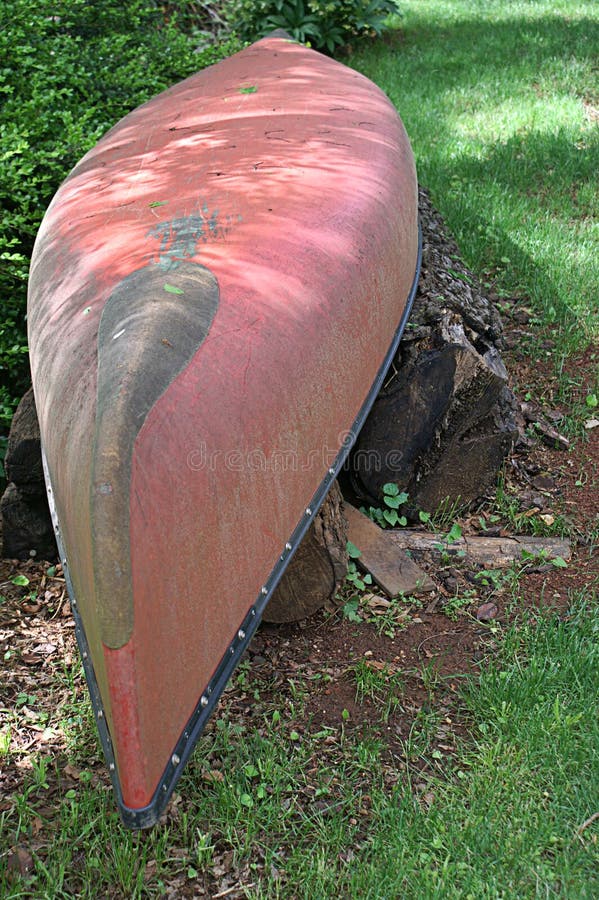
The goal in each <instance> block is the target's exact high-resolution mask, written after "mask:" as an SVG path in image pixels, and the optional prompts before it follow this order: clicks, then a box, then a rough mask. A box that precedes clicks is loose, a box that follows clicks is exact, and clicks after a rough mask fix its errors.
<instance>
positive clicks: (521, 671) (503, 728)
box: [0, 597, 599, 900]
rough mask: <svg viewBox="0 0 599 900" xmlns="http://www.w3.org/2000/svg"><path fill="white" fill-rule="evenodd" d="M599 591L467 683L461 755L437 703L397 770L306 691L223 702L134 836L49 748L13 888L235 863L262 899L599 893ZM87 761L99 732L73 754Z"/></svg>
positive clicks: (108, 881) (19, 837)
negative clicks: (25, 874) (73, 784)
mask: <svg viewBox="0 0 599 900" xmlns="http://www.w3.org/2000/svg"><path fill="white" fill-rule="evenodd" d="M593 603H596V597H595V598H593V597H590V598H582V597H578V598H575V601H574V602H573V604H572V608H571V611H570V613H569V615H567V616H566V617H565V618H564V619H562V620H560V619H559V618H557V617H552V618H542V617H540V618H538V620H537V619H535V618H531V619H530V620H529V621H528V622H527V623H526V624H521V625H520V626H518V627H516V626H512V627H511V628H509V629H508V630H507V631H506V632H505V634H504V635H503V639H502V641H501V644H500V645H499V650H498V652H497V654H496V656H495V658H494V659H493V661H492V663H491V665H490V666H489V667H488V668H486V669H483V670H482V671H481V674H480V676H479V677H478V678H476V679H473V680H470V681H469V682H467V684H466V687H465V689H464V691H463V700H462V703H463V706H464V708H465V709H466V711H467V714H468V717H469V720H470V723H471V730H472V734H473V740H472V741H471V742H469V743H468V742H466V743H461V744H460V746H459V750H458V754H457V756H456V757H454V758H453V760H451V761H448V760H445V761H443V760H442V759H441V754H440V753H439V751H438V750H435V749H433V748H434V744H433V743H432V738H433V736H434V734H435V733H436V730H437V728H438V724H439V717H438V713H435V711H434V710H433V709H432V708H427V707H426V705H425V706H424V707H423V709H422V711H421V714H419V716H417V718H416V720H415V723H414V726H413V729H412V733H411V734H410V735H409V736H408V738H407V739H406V742H405V745H404V754H403V757H402V758H401V759H400V758H398V759H397V760H396V762H395V763H394V764H392V765H389V759H388V757H387V756H385V755H384V754H383V753H382V744H381V743H380V741H378V740H376V739H373V738H372V737H369V736H368V735H364V736H361V737H358V736H356V735H353V736H351V737H350V736H349V735H346V734H345V727H346V725H345V723H344V721H340V723H339V726H338V727H337V728H320V729H319V730H318V729H316V728H314V727H311V726H310V724H309V723H305V726H306V727H305V728H302V733H301V734H300V733H299V732H297V731H296V730H295V727H296V723H297V721H298V717H299V720H300V721H301V713H302V710H301V709H298V708H297V707H295V708H292V707H293V702H294V701H293V698H292V697H290V696H288V697H287V700H286V702H283V703H282V712H281V713H279V712H278V711H277V710H275V713H274V715H273V714H266V712H265V711H264V708H263V712H264V715H263V716H262V717H261V718H260V720H259V721H258V722H254V723H249V722H248V723H247V724H240V720H239V719H238V718H237V719H235V718H234V717H232V716H230V715H229V712H228V710H227V709H226V708H225V709H223V711H222V713H221V716H220V718H219V720H218V721H217V723H216V726H215V727H214V729H213V732H212V734H210V735H207V736H206V737H205V738H204V739H203V740H202V741H201V743H200V745H199V747H198V750H197V752H196V753H195V756H194V759H193V761H192V764H191V766H190V768H189V769H188V771H187V773H186V774H185V776H184V779H183V782H182V784H181V788H180V791H181V794H182V795H183V796H184V800H182V801H181V802H180V803H179V804H176V806H175V809H174V812H173V813H172V814H171V816H170V817H169V820H168V822H167V823H166V824H165V825H163V826H161V827H158V828H155V829H154V830H152V831H151V832H148V833H142V834H139V833H138V834H132V833H129V832H125V831H123V829H122V828H121V827H120V825H119V822H118V818H117V815H116V813H115V811H114V805H113V800H112V796H111V794H110V791H109V790H108V789H107V788H106V787H105V786H104V785H98V784H94V783H93V781H91V776H90V775H89V773H88V777H87V778H84V779H82V780H81V781H80V783H79V784H78V785H77V788H76V789H73V788H71V789H69V790H65V789H64V788H62V789H59V790H58V791H56V789H55V788H52V785H53V784H55V782H56V781H57V780H58V775H59V773H57V772H55V771H53V766H55V765H56V763H55V762H52V761H51V760H46V761H41V760H38V762H37V764H36V766H35V767H34V770H33V772H32V773H31V776H30V778H29V781H28V784H27V786H26V788H25V790H23V792H22V794H21V795H20V797H19V798H18V802H17V804H16V805H15V807H14V808H13V809H12V810H11V811H10V812H5V813H4V814H3V815H2V820H1V821H0V824H1V828H2V834H3V844H4V847H5V846H6V843H5V841H6V838H9V841H10V844H11V845H13V846H14V845H15V844H21V845H22V846H31V847H32V848H33V849H32V853H33V857H34V869H33V873H32V877H31V879H29V880H24V881H17V882H16V883H15V881H14V879H10V878H9V877H7V878H6V879H5V881H4V884H2V881H1V880H0V889H1V890H2V896H6V897H52V898H55V897H73V896H81V897H96V896H104V895H108V892H110V896H118V897H121V896H122V897H142V896H161V895H163V894H164V890H165V887H164V886H165V884H166V883H168V884H171V885H172V884H173V883H175V884H178V885H179V886H180V887H181V889H182V888H183V886H187V887H191V885H192V884H193V883H194V882H195V881H197V880H198V879H200V880H201V879H202V878H203V876H204V874H206V873H208V872H210V871H214V870H215V867H216V869H217V871H218V866H222V865H223V862H224V861H226V865H227V866H228V869H229V871H232V872H233V873H237V874H238V875H239V876H240V877H242V880H243V881H244V883H245V884H246V885H248V884H252V885H253V887H249V888H248V889H247V895H248V897H253V898H267V897H290V896H293V897H298V898H300V897H301V898H306V900H308V898H309V900H312V898H315V897H323V898H324V897H333V896H340V897H365V898H391V897H406V898H415V900H416V898H418V900H420V898H428V897H431V898H432V897H439V898H446V897H448V898H454V897H455V898H467V897H472V898H474V900H479V898H498V897H519V898H520V897H522V898H526V897H560V896H561V897H568V898H585V897H588V898H592V897H595V896H597V895H598V893H599V843H598V837H599V828H598V826H597V823H594V824H591V825H589V826H588V827H587V828H586V829H584V830H583V831H582V832H579V829H580V826H581V825H583V823H584V822H585V821H586V820H588V819H589V817H590V816H591V815H592V814H593V813H594V812H597V809H598V808H599V807H598V805H597V801H598V796H599V794H598V792H597V787H598V785H599V752H598V747H599V701H598V698H599V622H598V620H597V616H596V608H595V607H594V606H593ZM364 674H365V673H364V671H362V670H360V671H359V672H356V675H357V676H358V677H357V681H358V684H359V690H362V691H363V692H364V693H368V692H369V691H371V690H375V692H376V694H377V697H379V698H380V695H381V692H383V691H384V683H383V682H384V678H383V679H379V681H378V682H377V683H376V684H374V685H370V684H365V683H364ZM250 682H251V678H250V677H249V676H247V674H246V684H247V686H248V687H251V683H250ZM258 687H259V683H258V682H256V683H255V684H254V685H253V688H254V689H257V688H258ZM399 687H400V685H399V682H397V683H393V684H392V685H391V686H390V689H391V691H392V693H393V694H394V695H395V694H396V693H397V691H398V688H399ZM433 690H434V686H432V687H431V692H432V691H433ZM431 696H432V693H431ZM291 712H293V715H291ZM300 727H301V726H300ZM90 728H91V724H90ZM88 737H89V735H88ZM89 758H90V756H89V742H88V741H87V740H84V741H83V742H82V743H81V745H80V746H79V748H78V749H77V748H74V749H73V750H72V751H71V757H70V763H71V765H74V766H77V765H80V766H83V765H85V763H86V761H88V760H89ZM416 763H418V766H419V767H420V766H422V765H424V764H426V766H425V768H424V770H422V771H417V770H416V769H414V768H413V766H414V764H416ZM83 771H84V772H85V771H86V770H85V769H84V770H83ZM414 781H418V788H419V791H415V790H414V784H413V782H414ZM49 783H50V788H51V789H52V796H51V800H50V801H46V800H45V795H46V794H47V793H48V790H49V787H48V785H49ZM48 805H50V806H53V807H54V812H53V813H52V816H51V820H50V822H48V826H51V830H50V831H48V830H45V828H44V826H43V825H42V820H43V819H45V818H46V817H47V816H48ZM40 826H41V829H40ZM36 829H37V830H36ZM36 836H38V838H42V840H41V841H40V840H39V839H38V841H37V842H36ZM49 837H50V840H49V839H48V838H49ZM36 848H37V849H36ZM0 877H1V876H0Z"/></svg>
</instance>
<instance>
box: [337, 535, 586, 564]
mask: <svg viewBox="0 0 599 900" xmlns="http://www.w3.org/2000/svg"><path fill="white" fill-rule="evenodd" d="M384 533H385V534H386V535H387V537H388V539H389V542H390V543H391V544H392V545H393V546H394V547H396V548H397V549H398V550H419V551H428V552H429V553H430V552H441V551H442V552H444V553H447V554H449V556H453V557H456V556H458V555H460V557H463V558H465V559H466V560H467V561H468V562H477V563H481V564H482V565H485V566H489V567H493V568H502V567H505V566H509V565H511V564H512V563H513V562H515V561H517V560H521V559H522V552H523V551H525V552H526V553H531V554H533V556H535V557H541V558H542V557H546V558H547V560H548V561H549V560H551V559H555V558H556V557H561V558H562V559H564V560H568V559H570V556H571V555H572V551H571V547H570V542H569V541H567V540H564V539H563V538H554V537H531V536H530V535H527V534H518V535H513V536H511V537H486V536H485V535H473V534H468V535H466V536H465V537H461V538H460V539H459V540H457V541H453V542H452V543H451V544H447V543H445V541H444V540H443V537H444V536H443V535H442V534H432V533H431V532H430V531H422V530H420V529H411V528H401V529H397V530H395V531H389V532H384ZM350 539H351V538H350Z"/></svg>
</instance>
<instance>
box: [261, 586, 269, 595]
mask: <svg viewBox="0 0 599 900" xmlns="http://www.w3.org/2000/svg"><path fill="white" fill-rule="evenodd" d="M260 593H262V594H264V595H266V594H268V588H265V587H263V588H262V590H261V592H260Z"/></svg>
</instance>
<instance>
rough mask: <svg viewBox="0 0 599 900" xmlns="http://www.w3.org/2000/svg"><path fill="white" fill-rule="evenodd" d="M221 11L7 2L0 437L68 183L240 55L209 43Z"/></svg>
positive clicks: (1, 101)
mask: <svg viewBox="0 0 599 900" xmlns="http://www.w3.org/2000/svg"><path fill="white" fill-rule="evenodd" d="M217 7H218V4H214V3H212V4H197V3H192V2H177V3H171V4H170V5H169V4H168V3H160V2H151V0H128V2H127V3H124V2H122V0H5V2H4V3H3V5H2V12H1V13H0V212H1V215H0V383H1V385H2V388H1V392H0V434H1V433H2V428H3V426H4V427H6V424H7V422H8V420H9V418H10V415H11V413H12V410H13V408H14V404H15V399H16V398H17V397H18V396H19V395H20V394H21V393H22V392H23V391H24V390H25V388H26V387H27V384H28V381H29V369H28V364H27V340H26V330H25V307H26V287H27V274H28V267H29V259H30V256H31V251H32V249H33V242H34V239H35V235H36V233H37V230H38V228H39V224H40V222H41V219H42V217H43V214H44V212H45V210H46V208H47V206H48V204H49V202H50V200H51V198H52V196H53V194H54V192H55V191H56V189H57V188H58V186H59V184H60V183H61V181H62V180H63V179H64V178H65V176H66V175H67V174H68V172H69V171H70V170H71V169H72V167H73V166H74V165H75V163H76V162H77V161H78V160H79V159H80V158H81V156H83V154H84V153H85V152H86V151H87V150H88V149H89V148H90V147H92V146H93V145H94V144H95V143H96V142H97V140H98V139H99V138H100V136H101V135H102V134H103V133H104V132H105V131H107V130H108V128H110V127H111V126H112V125H113V124H114V123H115V122H116V121H117V120H118V119H120V118H121V117H122V116H123V115H125V114H126V113H127V112H129V111H130V110H131V109H133V108H134V107H136V106H138V105H139V104H140V103H143V102H144V101H146V100H147V99H149V98H150V97H152V96H153V95H154V94H156V93H158V92H159V91H161V90H163V89H164V88H166V87H168V86H169V85H170V84H173V83H174V82H176V81H179V80H181V79H182V78H185V77H187V76H188V75H190V74H192V73H193V72H195V71H197V70H198V69H201V68H203V67H204V66H206V65H209V64H210V63H213V62H215V61H216V60H218V59H220V58H222V57H224V56H228V55H229V54H230V53H231V52H233V51H235V50H237V49H239V46H240V45H239V42H238V41H237V40H236V39H235V40H234V39H229V40H227V41H225V42H223V43H221V44H220V45H219V46H218V47H217V46H216V45H214V44H212V45H211V44H210V43H207V42H206V40H203V41H202V50H201V51H200V52H196V46H197V43H198V36H199V35H202V36H204V37H205V34H206V25H207V24H209V22H207V21H206V16H207V15H208V13H211V12H214V15H216V14H217Z"/></svg>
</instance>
